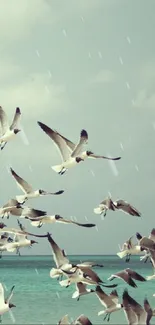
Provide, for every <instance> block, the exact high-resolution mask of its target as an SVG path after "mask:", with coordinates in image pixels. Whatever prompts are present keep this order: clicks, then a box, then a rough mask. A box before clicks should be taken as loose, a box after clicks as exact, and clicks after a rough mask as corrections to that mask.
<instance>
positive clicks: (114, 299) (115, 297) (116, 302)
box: [109, 290, 118, 304]
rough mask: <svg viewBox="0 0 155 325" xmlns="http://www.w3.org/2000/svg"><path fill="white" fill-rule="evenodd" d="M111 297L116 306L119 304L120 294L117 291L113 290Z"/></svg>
mask: <svg viewBox="0 0 155 325" xmlns="http://www.w3.org/2000/svg"><path fill="white" fill-rule="evenodd" d="M109 296H110V298H111V299H112V300H113V302H114V303H115V304H118V293H117V291H116V290H112V291H111V293H110V295H109Z"/></svg>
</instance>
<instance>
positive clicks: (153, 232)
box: [149, 228, 155, 242]
mask: <svg viewBox="0 0 155 325" xmlns="http://www.w3.org/2000/svg"><path fill="white" fill-rule="evenodd" d="M149 239H151V240H153V241H154V242H155V228H153V229H152V230H151V233H150V236H149Z"/></svg>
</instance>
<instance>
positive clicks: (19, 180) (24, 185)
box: [10, 168, 33, 194]
mask: <svg viewBox="0 0 155 325" xmlns="http://www.w3.org/2000/svg"><path fill="white" fill-rule="evenodd" d="M10 170H11V174H12V176H13V177H14V178H15V180H16V183H17V185H18V186H19V187H20V189H21V190H22V191H23V192H24V193H25V194H28V193H32V192H33V188H32V186H31V185H30V184H28V183H27V182H26V181H24V179H23V178H21V177H20V176H19V175H17V174H16V173H15V171H14V170H13V169H12V168H10Z"/></svg>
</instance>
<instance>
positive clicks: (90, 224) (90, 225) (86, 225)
mask: <svg viewBox="0 0 155 325" xmlns="http://www.w3.org/2000/svg"><path fill="white" fill-rule="evenodd" d="M95 226H96V225H95V224H94V223H85V224H83V227H86V228H92V227H95Z"/></svg>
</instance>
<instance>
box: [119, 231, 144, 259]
mask: <svg viewBox="0 0 155 325" xmlns="http://www.w3.org/2000/svg"><path fill="white" fill-rule="evenodd" d="M132 238H133V236H132V237H130V238H129V239H128V240H127V241H126V242H125V243H124V244H123V246H122V249H121V251H120V252H118V253H117V255H118V256H119V257H120V258H123V257H125V256H126V262H129V261H130V256H131V255H138V254H140V253H141V252H142V251H144V249H143V248H142V247H141V246H140V245H135V244H133V242H132ZM144 252H145V251H144Z"/></svg>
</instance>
